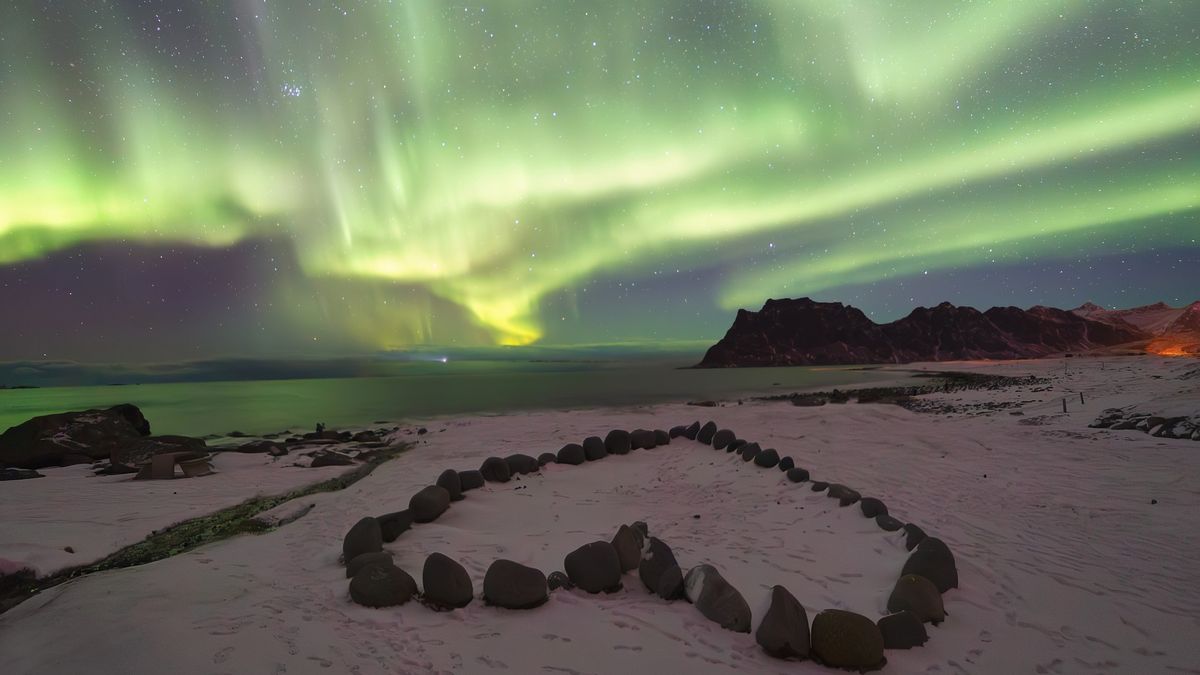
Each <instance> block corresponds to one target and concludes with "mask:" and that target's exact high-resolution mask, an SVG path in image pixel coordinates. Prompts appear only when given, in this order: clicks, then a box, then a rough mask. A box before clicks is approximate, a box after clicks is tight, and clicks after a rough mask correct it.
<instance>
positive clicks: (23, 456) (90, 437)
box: [0, 403, 150, 469]
mask: <svg viewBox="0 0 1200 675" xmlns="http://www.w3.org/2000/svg"><path fill="white" fill-rule="evenodd" d="M149 435H150V423H149V422H147V421H146V418H145V417H144V416H143V415H142V411H141V410H139V409H138V407H137V406H135V405H132V404H129V403H124V404H122V405H118V406H114V407H112V408H106V409H95V410H83V411H77V412H66V413H56V414H53V415H42V416H39V417H34V418H32V419H29V420H26V421H25V422H22V423H20V424H18V425H16V426H14V427H11V428H9V429H8V430H7V431H5V432H4V433H2V434H0V465H5V466H9V467H13V468H17V469H43V468H46V467H50V466H60V465H61V464H62V461H63V459H64V458H65V457H66V456H67V455H72V454H82V455H86V456H87V457H88V458H89V459H93V460H95V459H109V458H111V456H112V452H113V451H114V450H117V451H118V452H119V451H120V449H121V448H122V447H123V446H125V445H126V444H128V443H129V442H131V441H135V440H138V439H140V438H143V437H145V436H149Z"/></svg>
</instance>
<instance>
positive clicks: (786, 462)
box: [779, 456, 796, 471]
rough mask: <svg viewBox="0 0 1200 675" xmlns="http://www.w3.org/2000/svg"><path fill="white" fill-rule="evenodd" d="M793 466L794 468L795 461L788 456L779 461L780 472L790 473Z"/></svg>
mask: <svg viewBox="0 0 1200 675" xmlns="http://www.w3.org/2000/svg"><path fill="white" fill-rule="evenodd" d="M794 466H796V460H794V459H792V458H791V457H790V456H788V457H784V458H783V459H781V460H779V470H780V471H791V470H792V467H794Z"/></svg>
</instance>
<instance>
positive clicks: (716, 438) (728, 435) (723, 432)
mask: <svg viewBox="0 0 1200 675" xmlns="http://www.w3.org/2000/svg"><path fill="white" fill-rule="evenodd" d="M736 438H737V435H736V434H734V433H733V432H732V431H730V430H729V429H718V430H717V433H715V434H713V437H712V446H713V447H714V448H716V449H717V450H724V449H725V448H728V447H729V444H730V443H732V442H733V441H734V440H735V439H736Z"/></svg>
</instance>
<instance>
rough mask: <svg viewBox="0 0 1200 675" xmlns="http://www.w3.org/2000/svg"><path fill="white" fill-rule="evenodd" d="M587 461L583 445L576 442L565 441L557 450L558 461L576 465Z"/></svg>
mask: <svg viewBox="0 0 1200 675" xmlns="http://www.w3.org/2000/svg"><path fill="white" fill-rule="evenodd" d="M586 461H587V455H586V454H585V453H584V451H583V446H582V445H580V444H578V443H567V444H566V445H564V446H562V449H561V450H559V451H558V463H559V464H570V465H572V466H578V465H580V464H583V463H584V462H586Z"/></svg>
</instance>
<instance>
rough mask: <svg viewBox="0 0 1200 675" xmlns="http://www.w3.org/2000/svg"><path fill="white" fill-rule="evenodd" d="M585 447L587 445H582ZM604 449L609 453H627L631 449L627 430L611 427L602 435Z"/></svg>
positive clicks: (631, 445)
mask: <svg viewBox="0 0 1200 675" xmlns="http://www.w3.org/2000/svg"><path fill="white" fill-rule="evenodd" d="M584 447H587V446H584ZM604 449H605V450H608V454H610V455H627V454H629V451H630V450H632V449H633V442H632V440H631V439H630V437H629V432H628V431H625V430H623V429H613V430H612V431H610V432H608V435H607V436H605V437H604Z"/></svg>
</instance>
